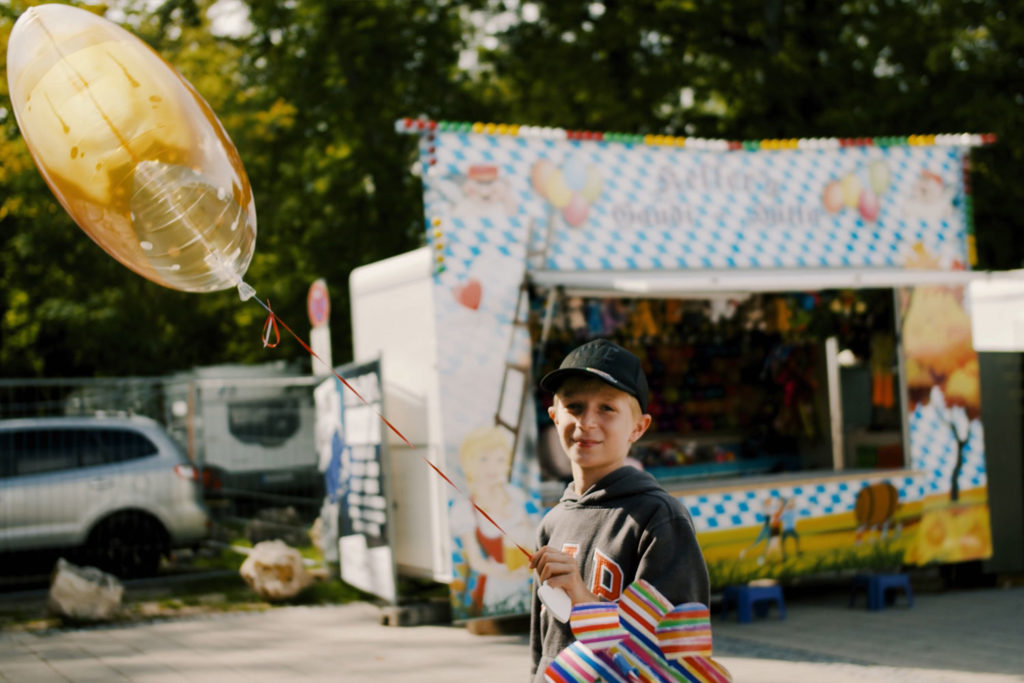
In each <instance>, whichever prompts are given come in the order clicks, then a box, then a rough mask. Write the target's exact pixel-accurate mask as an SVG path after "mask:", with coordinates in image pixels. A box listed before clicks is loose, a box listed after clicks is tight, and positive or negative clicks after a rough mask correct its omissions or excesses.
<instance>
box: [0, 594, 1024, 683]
mask: <svg viewBox="0 0 1024 683" xmlns="http://www.w3.org/2000/svg"><path fill="white" fill-rule="evenodd" d="M915 598H916V601H915V604H914V607H913V608H910V609H908V608H906V607H902V606H899V605H897V606H896V607H892V608H889V609H886V610H884V611H882V612H869V611H867V610H866V609H864V608H863V607H860V608H857V609H850V608H848V607H847V606H846V600H845V596H843V595H841V594H838V593H833V594H831V595H822V596H810V597H808V596H802V597H799V596H798V597H795V598H794V599H792V600H789V601H788V604H787V608H788V615H787V618H786V619H785V620H784V621H781V620H779V619H778V618H777V615H776V614H775V613H774V612H772V613H771V614H770V615H769V616H768V617H767V618H765V619H763V620H757V621H755V622H754V623H751V624H738V623H736V622H735V621H731V620H724V619H723V618H722V617H720V616H718V615H717V614H716V615H715V617H714V618H713V621H712V629H713V632H714V638H715V653H716V658H718V659H719V661H721V662H722V663H723V664H724V665H725V666H726V667H728V668H729V670H730V671H731V672H732V674H733V676H734V678H735V680H736V681H737V682H744V681H751V682H756V683H773V682H779V683H781V682H783V681H785V682H786V683H792V682H795V683H800V682H805V681H806V682H811V681H813V682H814V683H835V682H838V683H843V682H845V681H857V682H860V681H929V682H931V681H944V682H954V683H959V682H961V681H965V682H966V681H977V682H978V683H1003V682H1010V681H1017V682H1024V587H1016V588H1005V589H984V590H980V589H979V590H969V591H955V592H946V593H932V594H919V595H917V596H915ZM861 604H862V603H861ZM901 604H902V603H900V605H901ZM379 616H380V612H379V610H378V609H377V608H376V607H373V606H371V605H368V604H354V605H346V606H338V607H287V608H278V609H274V610H270V611H267V612H262V613H234V614H221V615H216V616H207V617H197V618H187V619H179V620H174V621H163V622H156V623H148V624H141V625H139V624H136V625H130V626H116V627H102V628H89V629H79V630H61V631H53V632H49V633H44V634H29V633H8V634H0V680H4V681H19V682H20V681H28V682H31V683H37V682H38V683H45V682H48V681H76V682H85V681H97V682H99V681H103V682H109V681H147V682H148V681H152V682H164V681H166V682H171V681H174V682H178V681H212V682H214V683H229V682H233V681H246V682H248V681H331V682H339V681H340V682H346V683H347V682H349V681H352V682H362V681H426V682H433V681H437V682H438V683H455V682H459V681H467V682H468V681H474V682H476V681H484V682H485V683H506V682H507V683H522V682H523V681H526V680H527V679H528V675H527V671H528V666H529V664H528V662H529V653H528V652H529V651H528V645H527V641H526V637H525V636H522V635H504V636H477V635H473V634H471V633H469V632H468V631H466V630H465V629H464V628H460V627H457V626H418V627H407V628H398V627H387V626H381V625H380V624H379Z"/></svg>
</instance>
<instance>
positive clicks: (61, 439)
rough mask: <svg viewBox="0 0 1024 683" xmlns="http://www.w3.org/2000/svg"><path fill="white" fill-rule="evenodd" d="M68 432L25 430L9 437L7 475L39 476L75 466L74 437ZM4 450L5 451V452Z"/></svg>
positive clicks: (76, 460)
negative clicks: (9, 459) (9, 460)
mask: <svg viewBox="0 0 1024 683" xmlns="http://www.w3.org/2000/svg"><path fill="white" fill-rule="evenodd" d="M73 432H74V430H70V429H51V430H46V431H41V430H26V431H19V432H13V433H11V434H10V435H9V436H10V448H11V450H10V458H11V463H10V466H9V468H8V469H9V474H8V476H19V475H27V474H42V473H44V472H56V471H59V470H66V469H71V468H72V467H76V466H77V465H78V456H77V455H76V453H75V441H76V435H75V434H74V433H73ZM5 450H6V449H5Z"/></svg>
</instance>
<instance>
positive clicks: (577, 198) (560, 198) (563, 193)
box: [530, 156, 602, 228]
mask: <svg viewBox="0 0 1024 683" xmlns="http://www.w3.org/2000/svg"><path fill="white" fill-rule="evenodd" d="M530 183H531V184H532V185H533V189H534V190H535V191H536V192H537V194H539V195H540V196H542V197H544V198H545V199H547V200H548V202H549V203H550V204H551V205H552V206H553V207H555V208H556V209H558V210H559V211H561V212H562V218H564V219H565V222H566V223H568V224H569V225H571V226H572V227H574V228H576V227H579V226H581V225H583V223H584V221H586V220H587V214H588V213H589V212H590V206H591V204H593V203H594V201H596V200H597V198H598V197H599V196H600V195H601V187H602V182H601V174H600V173H599V172H598V171H597V168H596V167H594V166H592V165H590V164H587V163H585V162H584V161H583V160H582V159H581V158H580V157H578V156H572V157H569V158H568V159H567V160H566V161H565V163H564V164H563V165H562V167H561V168H559V167H558V166H555V164H554V163H552V162H551V161H550V160H549V159H539V160H537V161H536V162H535V163H534V164H533V168H531V169H530Z"/></svg>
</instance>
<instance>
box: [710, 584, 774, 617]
mask: <svg viewBox="0 0 1024 683" xmlns="http://www.w3.org/2000/svg"><path fill="white" fill-rule="evenodd" d="M773 602H774V603H775V604H776V605H777V606H778V608H779V619H785V618H786V603H785V601H784V600H783V599H782V586H779V585H774V586H747V585H738V586H726V587H725V588H723V589H722V617H723V618H724V617H725V616H726V615H727V614H728V613H729V606H730V605H736V621H738V622H740V623H741V624H746V623H750V621H751V620H752V619H753V614H754V613H756V614H757V616H759V617H764V616H766V615H767V614H768V610H770V609H771V606H772V603H773Z"/></svg>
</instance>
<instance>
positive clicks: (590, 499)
mask: <svg viewBox="0 0 1024 683" xmlns="http://www.w3.org/2000/svg"><path fill="white" fill-rule="evenodd" d="M660 490H662V488H661V485H660V484H658V480H657V479H655V478H654V477H652V476H651V475H650V474H648V473H647V472H644V471H643V470H638V469H637V468H635V467H633V466H631V465H623V466H622V467H620V468H619V469H617V470H615V471H614V472H612V473H611V474H607V475H605V476H604V477H603V478H602V479H601V480H600V481H598V482H597V483H596V484H594V485H593V486H591V487H590V488H589V489H587V490H586V491H584V492H583V494H582V495H579V494H577V493H576V485H575V484H574V483H570V484H569V485H568V486H567V487H566V489H565V493H563V494H562V499H561V501H562V502H563V503H566V504H567V505H569V506H583V505H605V504H608V503H610V502H612V501H615V500H617V499H620V498H627V497H630V496H635V495H637V494H640V493H646V492H648V491H660Z"/></svg>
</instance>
